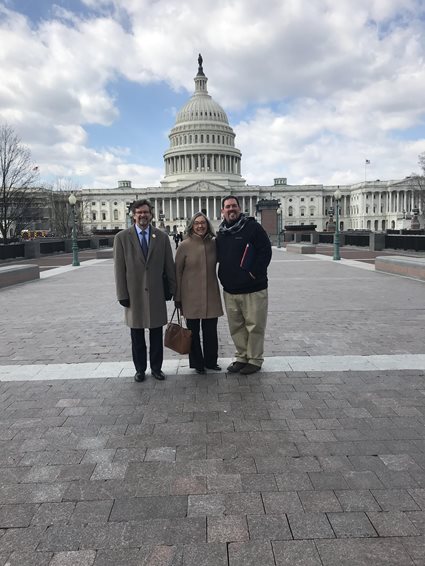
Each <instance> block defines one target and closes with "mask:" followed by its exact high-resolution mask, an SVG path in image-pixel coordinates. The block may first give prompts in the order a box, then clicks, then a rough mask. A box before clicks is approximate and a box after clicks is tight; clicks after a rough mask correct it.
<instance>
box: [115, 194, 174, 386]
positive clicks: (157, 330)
mask: <svg viewBox="0 0 425 566" xmlns="http://www.w3.org/2000/svg"><path fill="white" fill-rule="evenodd" d="M131 212H132V214H133V221H134V225H133V226H132V227H131V228H128V229H127V230H122V231H121V232H119V233H118V234H117V235H116V236H115V240H114V267H115V284H116V291H117V299H118V301H119V303H120V304H121V305H122V306H123V307H124V308H125V322H126V324H127V326H129V327H130V329H131V345H132V353H133V362H134V366H135V368H136V374H135V376H134V379H135V381H138V382H140V381H143V380H144V379H145V372H146V366H147V350H146V341H145V328H148V329H149V362H150V367H151V373H152V375H153V377H154V378H155V379H158V380H164V379H165V375H164V373H163V371H162V362H163V357H164V346H163V341H162V327H163V326H164V324H166V323H167V306H166V302H165V300H166V299H165V293H164V276H165V277H166V278H167V281H168V287H169V291H170V293H171V294H172V295H173V294H174V292H175V288H176V279H175V270H174V260H173V253H172V250H171V245H170V239H169V237H168V235H167V234H166V233H165V232H163V231H162V230H158V229H157V228H154V227H153V226H152V225H151V221H152V218H153V208H152V205H151V203H150V202H149V201H148V200H146V199H143V200H138V201H136V202H134V203H133V204H132V205H131Z"/></svg>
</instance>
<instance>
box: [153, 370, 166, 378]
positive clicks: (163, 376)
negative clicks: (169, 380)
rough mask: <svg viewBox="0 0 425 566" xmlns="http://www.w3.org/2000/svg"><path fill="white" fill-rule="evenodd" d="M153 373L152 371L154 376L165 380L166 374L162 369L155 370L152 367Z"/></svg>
mask: <svg viewBox="0 0 425 566" xmlns="http://www.w3.org/2000/svg"><path fill="white" fill-rule="evenodd" d="M151 373H152V377H154V378H155V379H157V380H158V381H164V379H165V374H164V373H163V372H162V371H161V370H158V371H155V370H153V369H152V370H151Z"/></svg>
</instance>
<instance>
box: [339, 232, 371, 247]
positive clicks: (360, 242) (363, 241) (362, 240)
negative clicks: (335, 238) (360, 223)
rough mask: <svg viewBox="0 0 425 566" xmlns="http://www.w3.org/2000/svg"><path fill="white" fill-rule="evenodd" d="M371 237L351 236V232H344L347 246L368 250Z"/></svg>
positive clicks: (368, 235)
mask: <svg viewBox="0 0 425 566" xmlns="http://www.w3.org/2000/svg"><path fill="white" fill-rule="evenodd" d="M369 237H370V234H350V232H344V239H345V245H346V246H358V247H362V248H368V247H369Z"/></svg>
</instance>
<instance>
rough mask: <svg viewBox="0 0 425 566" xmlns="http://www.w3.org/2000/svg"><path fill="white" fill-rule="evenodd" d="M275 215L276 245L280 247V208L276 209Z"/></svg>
mask: <svg viewBox="0 0 425 566" xmlns="http://www.w3.org/2000/svg"><path fill="white" fill-rule="evenodd" d="M276 215H277V247H278V248H281V247H282V246H281V245H280V233H281V232H282V209H281V208H280V206H279V208H278V209H277V210H276Z"/></svg>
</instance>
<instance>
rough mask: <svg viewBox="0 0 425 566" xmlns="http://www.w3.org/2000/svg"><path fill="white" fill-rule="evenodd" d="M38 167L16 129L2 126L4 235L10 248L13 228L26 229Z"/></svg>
mask: <svg viewBox="0 0 425 566" xmlns="http://www.w3.org/2000/svg"><path fill="white" fill-rule="evenodd" d="M37 179H38V167H35V166H34V163H33V161H32V159H31V152H30V150H29V149H28V148H27V147H26V146H25V145H23V144H22V143H21V140H20V138H19V137H18V136H17V134H16V133H15V131H14V130H13V128H12V127H11V126H9V125H7V124H3V125H0V232H1V235H2V237H3V242H4V243H5V244H6V243H7V241H8V237H9V232H10V229H11V228H12V227H16V226H20V227H21V226H23V224H25V219H26V218H27V217H28V216H29V213H30V211H31V209H32V208H33V206H34V203H35V200H36V195H35V193H36V190H35V183H36V181H37Z"/></svg>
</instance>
